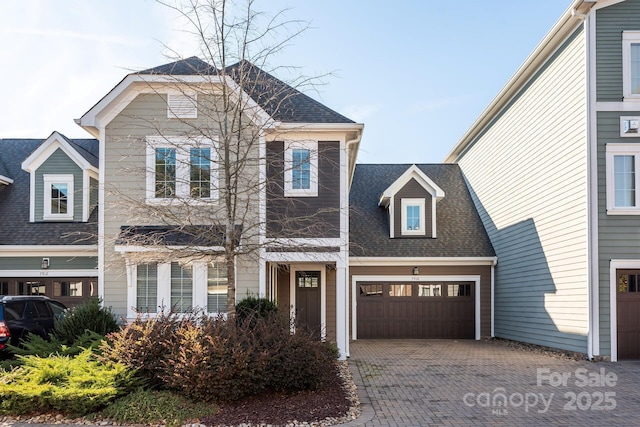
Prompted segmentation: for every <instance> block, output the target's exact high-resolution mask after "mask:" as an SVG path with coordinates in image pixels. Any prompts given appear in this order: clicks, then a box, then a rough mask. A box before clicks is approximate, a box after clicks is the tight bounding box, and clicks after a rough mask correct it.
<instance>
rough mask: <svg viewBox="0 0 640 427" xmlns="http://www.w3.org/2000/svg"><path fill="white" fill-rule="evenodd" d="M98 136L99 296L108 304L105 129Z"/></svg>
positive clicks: (101, 129)
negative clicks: (106, 299)
mask: <svg viewBox="0 0 640 427" xmlns="http://www.w3.org/2000/svg"><path fill="white" fill-rule="evenodd" d="M98 136H99V138H98V144H99V145H98V152H99V153H100V155H99V156H98V166H99V167H98V297H99V298H100V299H101V300H102V301H103V304H107V301H105V292H104V273H105V268H104V267H105V249H104V247H105V239H104V228H105V224H104V210H105V204H104V200H105V190H104V189H105V179H106V177H105V158H106V157H107V156H106V153H105V150H106V147H105V145H106V139H105V129H104V128H100V129H99V135H98Z"/></svg>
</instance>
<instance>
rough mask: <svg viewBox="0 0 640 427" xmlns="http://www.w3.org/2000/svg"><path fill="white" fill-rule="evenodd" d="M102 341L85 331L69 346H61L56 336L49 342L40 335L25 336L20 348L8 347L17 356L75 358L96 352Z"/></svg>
mask: <svg viewBox="0 0 640 427" xmlns="http://www.w3.org/2000/svg"><path fill="white" fill-rule="evenodd" d="M102 340H104V336H103V335H99V334H97V333H96V332H93V331H89V330H87V331H85V332H84V333H83V334H82V335H80V336H79V337H78V338H77V339H76V340H75V341H74V342H73V343H72V344H71V345H65V344H63V343H62V342H61V341H60V340H59V339H58V338H57V337H56V336H53V335H51V336H50V339H49V340H45V339H44V338H42V337H41V336H40V335H36V334H31V333H30V334H27V338H26V339H24V340H22V341H21V343H20V346H12V345H9V346H8V347H9V350H10V351H11V352H12V353H13V354H15V355H18V356H39V357H49V356H51V355H53V354H57V355H59V356H75V355H78V354H80V353H81V352H82V351H83V350H86V349H91V350H96V349H97V348H98V347H99V345H100V343H101V342H102ZM15 361H16V362H17V364H21V359H15Z"/></svg>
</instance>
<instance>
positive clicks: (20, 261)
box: [0, 256, 98, 275]
mask: <svg viewBox="0 0 640 427" xmlns="http://www.w3.org/2000/svg"><path fill="white" fill-rule="evenodd" d="M42 258H43V257H2V258H0V275H2V270H40V267H41V265H42ZM48 258H49V262H50V264H49V270H43V271H44V272H46V271H51V270H88V269H93V268H97V267H98V258H97V257H95V256H93V257H48Z"/></svg>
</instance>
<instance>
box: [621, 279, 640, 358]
mask: <svg viewBox="0 0 640 427" xmlns="http://www.w3.org/2000/svg"><path fill="white" fill-rule="evenodd" d="M616 273H617V274H616V276H617V289H616V291H617V292H616V307H617V308H616V311H617V315H616V317H617V319H616V320H617V327H618V331H617V333H618V337H617V338H618V359H640V270H617V272H616Z"/></svg>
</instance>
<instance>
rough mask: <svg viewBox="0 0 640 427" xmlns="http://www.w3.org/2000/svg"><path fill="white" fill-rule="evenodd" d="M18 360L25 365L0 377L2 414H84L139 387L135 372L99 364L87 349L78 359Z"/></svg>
mask: <svg viewBox="0 0 640 427" xmlns="http://www.w3.org/2000/svg"><path fill="white" fill-rule="evenodd" d="M19 358H21V359H22V361H23V365H22V366H20V367H18V368H16V369H13V370H12V371H10V372H5V373H3V375H2V377H0V378H1V380H0V414H11V415H17V414H26V413H37V412H48V411H59V412H61V413H64V414H68V415H74V416H78V415H85V414H88V413H90V412H93V411H96V410H98V409H100V408H102V407H104V406H106V405H107V404H108V403H110V402H112V401H113V400H114V399H115V398H116V397H118V396H120V395H122V394H124V393H126V392H128V391H130V390H132V389H134V388H136V387H138V386H139V385H140V382H139V381H138V380H136V379H135V377H134V371H133V370H131V369H129V368H127V367H125V366H124V365H123V364H120V363H108V364H103V363H100V362H99V361H97V360H95V357H94V356H93V355H92V353H91V351H90V350H88V349H87V350H85V351H83V352H82V353H80V354H79V355H77V356H76V357H75V358H71V357H68V356H50V357H48V358H41V357H37V356H19Z"/></svg>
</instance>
